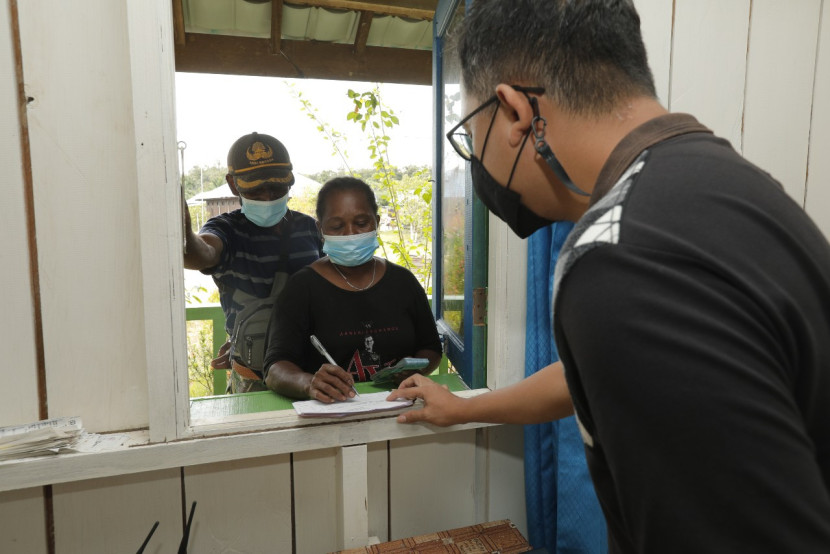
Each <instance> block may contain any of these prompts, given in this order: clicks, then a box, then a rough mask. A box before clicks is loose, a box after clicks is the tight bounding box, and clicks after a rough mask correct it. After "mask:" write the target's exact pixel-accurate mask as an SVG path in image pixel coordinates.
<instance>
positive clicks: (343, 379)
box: [308, 364, 354, 403]
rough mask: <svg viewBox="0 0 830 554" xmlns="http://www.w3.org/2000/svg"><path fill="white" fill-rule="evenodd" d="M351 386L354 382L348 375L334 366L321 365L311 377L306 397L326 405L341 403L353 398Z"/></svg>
mask: <svg viewBox="0 0 830 554" xmlns="http://www.w3.org/2000/svg"><path fill="white" fill-rule="evenodd" d="M352 386H354V380H353V379H352V376H351V375H350V374H349V373H347V372H346V371H344V370H343V369H342V368H340V367H338V366H336V365H332V364H323V365H321V366H320V369H318V370H317V373H315V374H314V375H313V376H312V377H311V382H310V383H309V385H308V397H309V398H311V399H313V400H319V401H320V402H326V403H331V402H342V401H344V400H346V399H347V398H353V397H354V391H353V390H352Z"/></svg>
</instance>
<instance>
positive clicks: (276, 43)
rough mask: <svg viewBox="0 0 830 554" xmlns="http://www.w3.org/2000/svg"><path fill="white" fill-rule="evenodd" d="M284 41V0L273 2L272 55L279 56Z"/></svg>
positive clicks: (274, 0)
mask: <svg viewBox="0 0 830 554" xmlns="http://www.w3.org/2000/svg"><path fill="white" fill-rule="evenodd" d="M281 41H282V0H271V41H270V47H271V54H272V55H274V56H278V55H279V53H280V49H281V45H280V42H281Z"/></svg>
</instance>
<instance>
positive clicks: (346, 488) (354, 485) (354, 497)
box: [336, 444, 369, 548]
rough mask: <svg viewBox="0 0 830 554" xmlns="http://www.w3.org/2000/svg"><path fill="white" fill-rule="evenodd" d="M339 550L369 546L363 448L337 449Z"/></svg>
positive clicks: (366, 457) (365, 458)
mask: <svg viewBox="0 0 830 554" xmlns="http://www.w3.org/2000/svg"><path fill="white" fill-rule="evenodd" d="M336 463H337V476H338V481H339V483H338V491H339V502H338V505H339V508H340V510H339V511H340V517H339V518H338V521H339V522H340V525H339V533H338V539H339V540H340V541H341V542H340V548H358V547H361V546H366V545H367V544H368V543H369V482H368V470H369V464H368V452H367V448H366V445H365V444H356V445H354V446H344V447H342V448H338V449H337V460H336Z"/></svg>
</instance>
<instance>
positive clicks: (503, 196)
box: [470, 157, 554, 239]
mask: <svg viewBox="0 0 830 554" xmlns="http://www.w3.org/2000/svg"><path fill="white" fill-rule="evenodd" d="M470 163H471V164H472V165H471V167H470V169H471V170H472V178H473V188H474V189H475V191H476V194H477V195H478V197H479V198H481V201H482V202H483V203H484V205H485V206H487V209H489V210H490V211H491V212H493V213H494V214H495V215H496V217H498V218H499V219H501V220H502V221H504V222H505V223H507V225H509V226H510V229H512V230H513V232H514V233H516V235H518V236H519V238H523V239H526V238H527V237H529V236H530V235H532V234H533V232H534V231H536V230H538V229H541V228H542V227H546V226H548V225H550V224H551V223H554V222H553V221H550V220H548V219H545V218H544V217H542V216H539V215H536V214H535V213H533V211H531V210H530V208H528V207H527V206H525V205H524V204H522V202H521V198H522V197H521V195H520V194H519V193H518V192H515V191H512V190H510V189H507V188H504V187H503V186H501V185H500V184H499V183H498V182H497V181H496V180H495V179H493V177H492V176H491V175H490V174H489V173H488V172H487V170H486V169H485V168H484V165H483V164H482V163H481V162H480V161H479V159H478V158H475V157H473V158H472V159H471V160H470Z"/></svg>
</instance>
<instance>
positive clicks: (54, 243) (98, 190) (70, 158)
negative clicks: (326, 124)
mask: <svg viewBox="0 0 830 554" xmlns="http://www.w3.org/2000/svg"><path fill="white" fill-rule="evenodd" d="M17 5H18V8H19V13H20V30H21V42H22V51H23V71H24V77H25V83H26V87H27V90H28V94H29V96H32V97H33V98H34V101H32V102H31V103H30V104H29V109H28V121H29V136H30V143H31V152H32V175H33V180H34V197H35V217H36V222H37V241H38V257H39V267H40V283H39V285H40V292H41V299H42V313H43V337H44V350H45V362H46V375H47V393H48V399H49V415H50V416H51V417H55V416H73V415H77V416H81V417H82V418H83V422H84V425H85V426H86V428H87V429H88V430H92V431H106V430H114V429H135V428H139V427H143V426H146V425H147V418H148V416H147V408H148V405H147V378H146V368H147V362H146V356H145V346H144V340H143V337H144V314H143V305H144V302H143V286H142V283H141V279H142V273H141V256H140V249H139V244H140V241H139V234H138V209H137V191H136V186H137V182H136V162H135V146H134V140H135V135H134V131H133V114H132V109H131V105H130V101H129V99H130V97H131V94H132V87H131V84H130V83H131V76H130V59H129V51H128V43H127V39H126V35H127V29H126V27H125V21H126V17H125V5H124V3H123V2H112V1H111V0H89V1H87V2H81V3H78V2H55V1H47V0H27V1H26V2H18V4H17Z"/></svg>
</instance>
